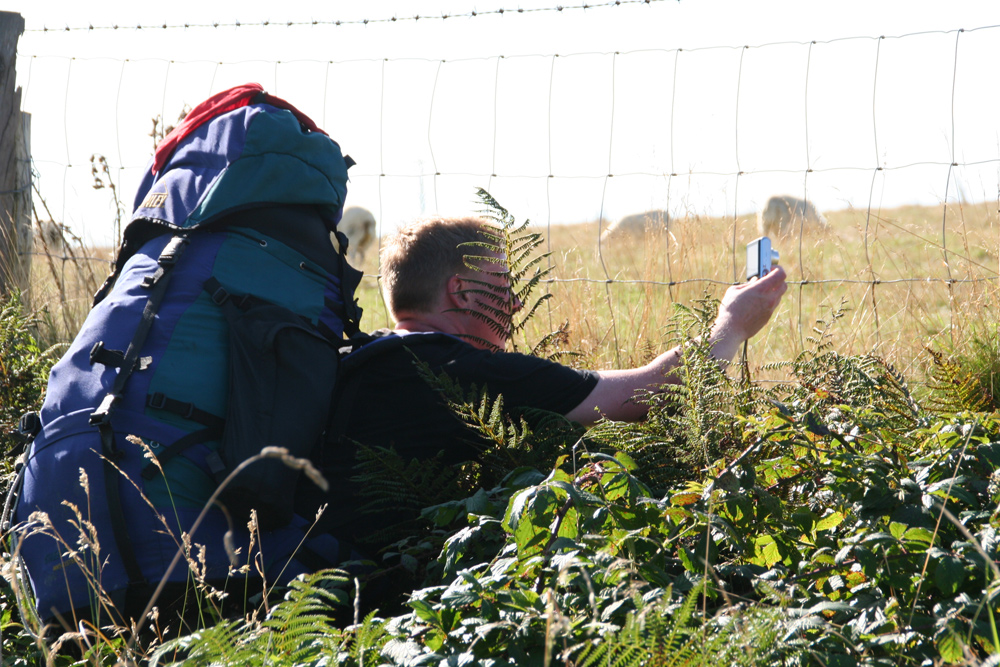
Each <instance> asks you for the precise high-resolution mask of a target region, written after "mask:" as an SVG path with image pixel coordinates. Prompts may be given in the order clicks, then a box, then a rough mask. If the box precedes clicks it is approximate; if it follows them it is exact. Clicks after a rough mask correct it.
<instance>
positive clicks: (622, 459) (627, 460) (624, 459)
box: [615, 452, 639, 471]
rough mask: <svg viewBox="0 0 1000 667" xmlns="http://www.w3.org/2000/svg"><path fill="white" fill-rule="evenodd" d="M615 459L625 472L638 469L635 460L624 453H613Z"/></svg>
mask: <svg viewBox="0 0 1000 667" xmlns="http://www.w3.org/2000/svg"><path fill="white" fill-rule="evenodd" d="M615 459H617V460H618V462H619V463H621V464H622V466H623V467H624V468H625V470H628V471H632V470H635V469H636V468H638V467H639V464H638V463H636V462H635V460H634V459H633V458H632V457H631V456H629V455H628V454H626V453H625V452H617V453H615Z"/></svg>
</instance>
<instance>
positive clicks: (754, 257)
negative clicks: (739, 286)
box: [747, 236, 779, 280]
mask: <svg viewBox="0 0 1000 667" xmlns="http://www.w3.org/2000/svg"><path fill="white" fill-rule="evenodd" d="M778 258H779V255H778V251H777V250H775V249H773V248H772V247H771V239H769V238H767V237H766V236H762V237H760V238H759V239H754V240H753V241H751V242H750V243H748V244H747V280H750V279H751V278H753V277H754V276H757V277H758V278H763V277H764V275H765V274H767V272H768V271H770V270H771V268H772V267H774V266H777V264H778Z"/></svg>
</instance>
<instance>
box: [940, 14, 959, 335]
mask: <svg viewBox="0 0 1000 667" xmlns="http://www.w3.org/2000/svg"><path fill="white" fill-rule="evenodd" d="M962 32H963V31H962V30H959V31H958V32H957V33H955V56H954V59H953V61H952V71H951V137H950V142H951V164H949V165H948V176H947V179H946V180H945V183H944V206H942V207H941V254H942V256H943V259H944V268H945V272H946V273H947V275H948V312H949V314H950V315H951V332H950V333H951V342H952V344H954V342H955V281H954V280H953V278H952V275H951V262H950V261H949V260H948V235H947V231H948V188H949V186H950V185H951V175H952V172H953V171H954V169H955V167H956V166H957V165H956V162H955V82H956V80H957V78H958V45H959V41H960V40H961V39H962Z"/></svg>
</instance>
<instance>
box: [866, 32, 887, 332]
mask: <svg viewBox="0 0 1000 667" xmlns="http://www.w3.org/2000/svg"><path fill="white" fill-rule="evenodd" d="M884 39H885V35H881V36H879V38H878V40H876V42H875V71H874V75H873V77H872V147H873V149H874V151H875V169H874V171H873V172H872V184H871V188H869V190H868V208H867V209H866V210H865V261H866V262H867V264H868V275H869V278H870V279H871V282H870V283H869V285H868V292H869V293H870V294H871V297H872V314H873V315H874V316H875V343H876V345H881V343H882V327H881V323H880V322H879V314H878V298H877V297H876V294H875V290H876V285H878V284H879V278H878V276H877V275H875V267H874V266H873V265H872V256H871V250H870V248H869V241H868V239H869V234H870V230H871V220H872V198H873V197H874V196H875V180H876V179H877V178H878V174H879V172H880V171H881V170H882V164H881V159H880V158H879V150H878V67H879V62H880V60H881V56H882V41H883V40H884ZM877 222H878V219H877V218H876V223H877Z"/></svg>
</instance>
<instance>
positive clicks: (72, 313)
mask: <svg viewBox="0 0 1000 667" xmlns="http://www.w3.org/2000/svg"><path fill="white" fill-rule="evenodd" d="M513 213H514V214H515V215H516V213H517V212H516V211H514V212H513ZM826 215H827V219H828V221H829V230H828V231H826V232H813V233H808V232H807V233H805V234H802V235H799V234H793V235H791V236H789V237H786V238H780V239H774V243H775V248H776V249H778V250H779V252H780V253H781V260H780V261H781V264H782V265H783V266H784V267H785V270H786V272H787V273H788V280H789V290H788V292H787V294H786V296H785V299H784V300H783V302H782V304H781V306H780V307H779V310H778V312H777V313H776V314H775V317H774V319H773V320H772V321H771V323H770V324H769V326H768V327H767V328H765V329H764V330H763V331H762V332H761V333H760V334H759V335H758V336H757V337H756V338H754V339H753V340H752V341H751V342H750V345H749V348H748V359H749V361H750V365H751V369H753V373H754V377H755V378H757V379H759V380H779V379H783V376H782V375H783V374H782V371H780V370H773V369H770V370H767V369H761V366H762V365H763V364H769V363H772V362H775V361H783V360H788V359H791V358H793V357H794V356H795V355H796V354H798V353H799V352H800V351H801V350H802V349H803V348H804V346H807V345H808V340H807V339H808V337H809V336H810V335H811V333H812V330H813V327H814V326H815V325H816V322H817V320H825V319H828V318H829V317H830V316H831V314H832V312H833V311H834V310H836V309H838V308H840V307H841V305H843V307H844V308H845V314H844V317H843V318H842V319H841V320H840V322H839V323H838V324H837V325H836V326H835V328H834V329H833V342H834V345H835V347H836V349H838V350H839V351H841V352H843V353H865V352H871V351H875V352H877V353H878V354H880V355H881V356H882V357H884V358H885V359H886V360H888V361H890V362H891V363H893V364H894V365H896V366H897V368H899V370H901V371H903V372H904V373H905V374H906V375H907V376H908V377H912V378H914V379H916V378H918V377H921V376H922V374H923V370H924V367H925V365H926V364H927V363H928V362H929V357H928V355H927V354H926V353H925V352H924V347H925V346H931V347H933V348H935V349H938V350H943V351H946V352H947V351H952V350H955V349H958V348H960V347H961V345H962V343H963V341H964V340H966V339H967V337H968V336H969V335H970V334H971V333H974V332H979V333H983V332H987V331H990V330H993V328H994V324H993V323H994V321H995V319H996V315H997V310H998V305H1000V304H998V292H997V275H998V274H997V267H998V254H997V248H998V244H1000V224H998V220H997V205H996V202H980V203H975V204H964V205H949V206H948V207H947V209H945V208H944V207H942V206H908V207H902V208H897V209H890V210H882V211H872V212H871V214H870V215H869V214H868V212H867V211H865V210H853V209H846V210H841V211H833V212H827V214H826ZM538 231H540V232H542V234H543V235H544V237H545V245H544V246H543V247H544V248H545V249H546V250H547V251H548V252H550V253H551V255H550V258H549V264H550V266H551V274H550V276H549V280H548V281H547V282H546V283H545V289H547V290H549V291H551V293H552V295H553V297H552V298H551V299H550V300H549V302H548V304H547V305H546V306H544V307H543V308H542V309H541V310H540V311H539V315H538V316H537V317H536V318H535V319H534V320H533V321H532V322H531V323H529V326H528V328H527V329H526V331H527V340H528V341H529V342H532V341H536V340H538V339H540V338H541V336H543V335H544V334H545V333H547V332H549V331H552V330H554V329H555V328H557V327H558V326H560V325H562V324H563V323H568V326H569V341H568V344H567V348H568V349H570V350H574V351H576V352H578V353H579V355H580V356H579V357H578V358H577V361H576V362H575V363H579V364H580V365H584V366H587V367H591V368H612V367H626V366H630V365H634V364H639V363H643V362H645V361H648V360H649V359H650V358H652V357H653V356H655V354H657V353H658V352H660V351H663V350H664V349H665V348H666V346H667V345H668V344H669V341H668V340H667V324H668V319H669V317H670V314H671V312H672V310H673V308H672V304H673V303H682V304H689V303H691V302H692V301H693V300H695V299H698V298H700V297H702V296H703V295H704V294H706V293H708V294H711V295H713V296H716V297H720V296H721V295H722V292H723V291H724V290H725V287H726V285H728V284H730V283H732V282H733V281H734V280H736V279H739V277H740V275H741V274H742V272H743V271H744V264H745V250H744V248H745V245H746V243H747V242H748V241H750V240H752V239H753V238H755V237H756V236H757V229H756V220H755V219H754V218H752V217H750V216H747V217H740V218H737V219H735V220H734V219H733V218H708V217H688V218H684V219H678V220H675V221H672V222H671V225H670V231H669V233H667V234H647V236H646V237H645V238H637V239H628V240H623V241H621V242H605V243H603V244H602V246H601V248H600V252H599V251H598V241H597V240H598V236H599V225H598V223H597V222H589V223H582V224H575V225H559V226H553V227H552V228H551V229H539V230H538ZM111 255H112V253H111V251H110V250H107V249H87V248H81V247H79V246H78V245H77V246H74V245H73V244H70V245H69V246H68V249H67V250H64V251H63V252H61V253H59V254H58V255H56V254H55V253H53V256H52V257H46V256H44V255H41V256H36V257H35V261H34V263H33V267H32V283H31V286H30V289H29V297H30V301H31V305H32V307H33V308H34V309H35V310H36V311H37V312H39V313H40V314H41V316H42V322H43V325H42V331H41V332H40V333H41V334H42V338H43V340H44V341H45V342H47V343H57V342H67V341H69V340H70V339H71V338H72V336H73V334H74V333H75V331H76V329H77V328H78V327H79V326H80V324H81V323H82V322H83V318H84V317H85V316H86V313H87V310H88V309H89V306H90V302H91V297H92V295H93V292H94V290H95V289H96V287H97V286H98V285H100V283H101V282H102V281H103V279H104V277H105V275H106V273H107V270H108V266H109V265H108V263H107V261H108V260H110V259H111ZM362 268H363V269H364V272H365V278H364V280H363V281H362V285H361V290H360V293H359V295H358V296H359V300H360V303H361V304H362V306H363V308H364V310H365V317H364V322H363V327H364V328H365V329H369V330H371V329H376V328H379V327H385V326H390V325H391V324H392V323H391V321H390V318H389V316H388V313H387V311H386V309H385V306H384V304H383V303H382V300H381V298H380V296H379V294H378V289H377V273H378V258H377V255H376V253H374V252H370V253H368V257H367V259H366V261H365V264H364V266H363V267H362ZM949 280H950V281H953V282H951V283H949Z"/></svg>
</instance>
